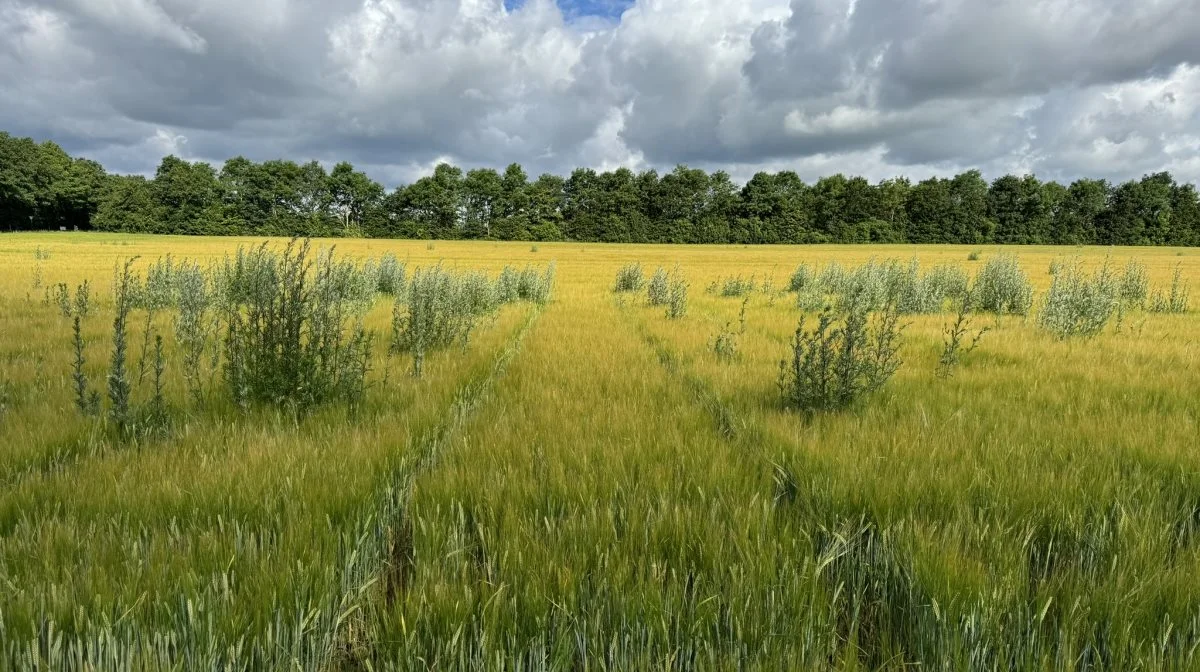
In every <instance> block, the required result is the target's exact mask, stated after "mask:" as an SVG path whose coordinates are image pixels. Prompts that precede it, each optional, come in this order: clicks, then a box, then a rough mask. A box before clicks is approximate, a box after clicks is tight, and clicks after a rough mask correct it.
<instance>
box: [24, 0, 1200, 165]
mask: <svg viewBox="0 0 1200 672" xmlns="http://www.w3.org/2000/svg"><path fill="white" fill-rule="evenodd" d="M516 4H518V3H511V2H510V3H508V5H509V6H514V5H516ZM588 8H592V9H588ZM597 8H599V9H597ZM601 10H603V11H601ZM589 14H592V15H589ZM1196 34H1200V4H1198V3H1196V2H1195V1H1194V0H1152V1H1148V2H1137V3H1132V2H1124V1H1120V0H1026V1H1017V0H999V1H995V2H991V1H985V0H791V1H790V2H789V1H788V0H745V1H743V2H719V1H718V0H638V1H637V2H632V3H629V2H624V1H622V2H616V3H613V2H591V3H588V2H583V3H580V2H571V3H562V6H561V7H560V5H559V4H556V3H555V2H554V1H553V0H526V1H525V2H524V3H519V6H517V8H516V9H507V8H506V3H505V2H504V1H503V0H334V1H325V0H259V1H256V2H254V3H248V2H245V0H0V100H2V101H3V103H4V104H3V105H0V129H4V130H7V131H9V132H13V133H18V134H23V135H32V136H35V137H37V138H39V139H53V140H55V141H57V142H59V143H60V144H62V145H63V146H64V147H66V148H67V149H68V151H72V152H78V153H83V154H85V155H88V156H91V157H93V158H96V159H98V160H100V161H102V162H104V163H105V164H106V165H107V166H108V167H109V168H110V169H113V170H120V171H130V172H152V171H153V169H154V167H155V165H156V164H157V162H158V160H159V159H160V158H161V156H162V155H164V154H166V153H177V154H180V155H183V156H185V157H187V158H195V159H204V160H211V161H220V160H223V159H225V158H228V157H230V156H234V155H238V154H243V155H246V156H249V157H251V158H254V159H259V160H261V159H267V158H274V157H288V158H293V159H296V160H308V159H318V160H322V161H326V162H332V161H336V160H340V159H348V160H351V161H353V162H355V163H356V164H359V165H361V166H364V167H366V168H367V169H368V170H370V171H371V172H372V174H374V175H376V176H377V177H379V178H380V179H383V180H385V181H387V182H389V183H396V182H400V181H407V180H410V179H413V178H414V177H416V176H417V175H419V174H421V173H423V172H426V171H428V170H430V169H431V168H432V166H433V165H434V164H435V163H436V162H438V161H440V160H451V161H455V162H458V163H460V164H462V165H465V166H479V165H491V166H496V167H503V166H504V165H505V164H507V163H509V162H512V161H518V162H521V163H522V164H524V165H525V166H526V169H527V171H528V172H530V173H532V174H536V173H538V172H542V171H553V172H560V173H563V172H567V171H569V170H570V169H571V168H573V167H575V166H577V165H589V166H594V167H598V168H611V167H615V166H619V165H628V166H632V167H635V168H641V167H657V168H659V169H669V168H670V167H671V166H672V165H673V164H674V163H677V162H686V163H690V164H693V165H701V166H703V167H706V168H709V169H718V168H724V169H727V170H729V171H730V172H731V173H732V174H734V175H735V177H743V178H744V177H746V176H748V175H749V174H751V173H753V172H754V170H757V169H759V168H765V169H771V170H777V169H780V168H789V167H790V168H795V169H796V170H798V171H799V172H801V174H802V175H805V176H806V177H814V176H815V175H816V174H820V173H829V172H837V171H844V172H855V173H864V174H867V175H868V176H869V177H872V178H881V177H885V176H888V175H892V174H899V173H905V174H908V175H910V176H914V177H922V176H924V175H927V174H943V173H946V172H953V171H955V170H958V169H962V168H968V167H979V168H982V169H983V170H984V171H985V173H987V174H989V175H996V174H999V173H1002V172H1006V171H1035V172H1037V173H1039V174H1041V175H1043V176H1045V177H1055V178H1060V179H1069V178H1072V177H1075V176H1079V175H1098V176H1103V177H1109V178H1111V179H1124V178H1128V177H1135V176H1138V175H1140V174H1142V173H1143V172H1147V171H1152V170H1162V169H1170V170H1173V171H1175V172H1176V173H1177V174H1178V176H1179V177H1181V178H1183V179H1187V180H1192V181H1195V180H1197V179H1200V159H1197V158H1195V157H1196V156H1197V155H1198V154H1200V65H1198V64H1200V40H1196V39H1194V37H1193V36H1194V35H1196Z"/></svg>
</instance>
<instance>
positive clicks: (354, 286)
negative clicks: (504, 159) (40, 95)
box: [45, 240, 554, 439]
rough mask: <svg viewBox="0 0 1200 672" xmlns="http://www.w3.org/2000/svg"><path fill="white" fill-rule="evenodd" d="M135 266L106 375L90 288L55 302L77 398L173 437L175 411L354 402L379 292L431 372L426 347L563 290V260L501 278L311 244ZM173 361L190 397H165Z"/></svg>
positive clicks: (130, 265)
mask: <svg viewBox="0 0 1200 672" xmlns="http://www.w3.org/2000/svg"><path fill="white" fill-rule="evenodd" d="M137 262H138V260H137V259H136V258H134V259H129V260H127V261H125V262H124V263H123V264H120V265H119V266H118V267H117V269H116V271H115V272H114V278H113V285H112V323H111V324H112V327H111V331H110V334H111V336H110V338H109V340H108V343H107V346H108V348H107V349H108V351H109V356H108V357H107V367H106V372H105V373H104V374H103V375H102V376H100V377H99V378H97V377H95V376H94V373H93V372H94V371H95V369H96V367H95V366H93V365H92V363H91V362H89V360H88V357H89V352H90V345H91V344H90V343H89V342H88V341H87V339H86V337H85V333H86V331H87V330H86V329H85V322H86V321H87V320H89V319H92V318H96V317H97V310H96V307H95V305H94V303H95V301H94V298H93V291H92V288H91V285H90V283H88V282H87V281H85V282H83V283H81V284H79V285H78V286H77V287H76V288H75V289H74V290H73V291H72V290H70V289H68V287H67V286H66V285H65V284H59V285H55V286H54V287H53V288H49V289H48V290H47V294H46V299H45V302H46V303H47V304H52V305H55V306H57V307H58V309H59V311H60V312H61V314H62V315H63V317H64V318H65V319H67V320H69V321H70V324H71V331H72V341H73V353H72V354H73V359H72V362H71V372H72V373H71V377H72V382H73V389H74V394H75V406H76V407H77V408H78V410H79V411H80V412H81V413H82V414H83V415H85V416H88V417H94V418H97V419H99V420H102V421H103V423H104V424H105V426H106V427H108V428H110V429H111V430H112V431H113V433H114V434H115V435H116V436H117V437H118V438H120V439H131V438H140V437H148V436H154V435H159V434H163V433H165V432H167V431H168V430H169V426H170V422H171V418H172V416H173V413H172V410H173V409H172V405H177V406H180V407H188V406H191V407H193V408H205V407H207V408H223V407H234V408H237V409H241V410H242V411H247V410H249V409H251V408H254V407H272V408H278V409H286V410H287V411H288V412H289V413H291V414H293V415H296V416H300V415H304V414H306V413H307V412H309V411H310V410H311V409H313V408H316V407H318V406H322V405H326V404H342V405H345V406H347V407H349V408H351V409H353V408H355V407H356V406H357V405H358V404H360V403H361V402H362V400H363V399H364V397H365V395H366V393H367V389H368V387H370V385H371V384H372V383H371V382H370V381H369V374H370V373H371V370H372V362H373V361H374V360H373V350H374V346H375V342H376V340H377V338H378V334H376V333H374V332H373V331H372V330H371V329H370V328H369V327H368V326H367V320H366V317H367V315H368V313H369V312H371V311H372V309H373V308H374V307H375V306H376V305H377V304H378V302H379V300H380V298H381V297H384V298H390V299H391V300H392V302H393V307H392V313H393V319H392V333H391V345H390V348H389V353H390V354H393V355H400V354H404V355H408V356H411V357H412V362H413V365H412V372H413V375H414V376H421V375H422V374H423V373H424V370H425V361H426V357H427V354H428V353H430V352H433V351H437V350H441V349H445V348H449V347H450V346H452V345H456V344H457V345H460V346H462V347H464V348H465V347H466V345H467V342H468V340H469V338H470V335H471V332H472V330H473V329H474V328H475V326H476V324H477V323H478V321H479V320H481V319H483V318H485V317H487V316H489V315H494V314H495V313H496V311H498V310H499V309H500V308H501V307H502V306H504V305H506V304H510V303H514V302H518V301H524V302H532V303H538V304H544V303H546V302H548V301H549V300H550V297H551V293H552V288H553V284H554V265H553V263H551V264H550V265H549V266H548V267H547V268H545V269H541V270H539V269H534V268H531V267H527V268H525V269H521V270H518V269H513V268H511V267H506V268H505V269H504V270H503V271H501V272H500V273H499V275H498V276H497V277H496V278H494V279H493V278H490V277H488V276H487V275H486V274H484V273H481V272H476V271H452V270H447V269H445V268H443V267H441V266H435V267H432V268H418V269H415V270H414V271H413V272H412V273H411V277H410V274H409V273H408V272H407V271H408V269H407V268H406V266H405V264H404V263H402V262H400V261H399V260H397V259H396V258H395V257H394V256H392V255H390V254H389V255H384V256H383V257H381V258H379V259H368V260H366V261H364V262H357V261H354V260H350V259H343V258H340V257H338V256H337V255H336V254H335V251H334V250H333V249H326V250H314V249H313V248H312V245H311V243H310V242H309V241H306V240H304V241H301V240H293V241H291V242H289V243H288V244H287V245H285V246H282V247H272V246H270V245H269V244H267V243H264V244H261V245H258V246H254V247H241V248H238V250H237V251H236V252H235V253H234V254H232V255H227V256H226V257H225V258H223V259H222V260H220V261H219V262H217V263H213V264H210V265H208V266H201V265H200V264H199V263H197V262H194V261H189V260H182V261H180V260H175V259H173V258H172V257H170V256H167V257H163V258H160V259H158V260H155V261H154V262H152V263H150V264H149V265H148V266H146V267H145V268H140V267H139V266H138V263H137ZM139 333H140V338H139ZM168 337H169V338H170V341H168V340H167V338H168ZM176 367H178V368H179V369H180V370H181V372H182V378H183V381H184V385H185V387H186V394H185V395H184V396H185V398H184V399H183V400H179V399H173V400H171V401H168V395H167V392H166V375H167V369H168V368H176ZM385 376H386V373H385Z"/></svg>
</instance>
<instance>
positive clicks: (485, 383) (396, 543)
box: [320, 306, 545, 670]
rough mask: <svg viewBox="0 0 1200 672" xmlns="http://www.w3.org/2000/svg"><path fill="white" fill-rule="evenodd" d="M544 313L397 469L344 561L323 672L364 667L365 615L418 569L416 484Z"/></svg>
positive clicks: (537, 313) (528, 322) (463, 390)
mask: <svg viewBox="0 0 1200 672" xmlns="http://www.w3.org/2000/svg"><path fill="white" fill-rule="evenodd" d="M544 310H545V308H544V307H542V306H535V307H534V308H532V310H531V311H530V313H529V315H528V317H527V318H526V319H525V322H524V323H523V324H522V325H521V326H520V327H519V328H518V329H517V331H516V333H514V334H513V336H512V337H511V339H510V340H509V342H508V344H507V345H506V346H505V347H504V349H503V350H501V351H500V353H499V354H498V355H497V356H496V358H495V360H494V361H493V362H492V365H491V366H490V367H489V368H488V369H487V370H486V372H485V373H484V374H483V375H480V376H475V377H473V378H471V379H469V380H468V381H467V382H465V383H464V384H463V385H462V386H461V387H460V388H459V389H458V391H457V392H456V393H455V395H454V400H453V401H452V402H451V403H450V407H449V409H448V411H447V413H446V417H445V418H444V419H443V420H442V422H440V423H438V424H437V426H435V427H433V428H432V430H431V431H428V432H426V433H425V434H424V435H423V436H421V437H420V438H419V439H418V440H417V442H416V444H415V451H414V454H413V456H412V457H411V458H406V459H405V460H404V461H403V462H402V463H401V464H400V466H399V467H398V468H397V469H396V470H395V475H394V476H393V477H392V478H391V482H390V484H389V485H388V486H387V487H386V488H385V489H384V491H383V493H382V495H381V497H380V499H379V500H378V503H377V504H376V505H375V506H374V507H373V511H372V512H371V513H370V514H368V516H367V518H366V520H365V521H364V523H363V524H362V526H361V528H360V529H361V533H360V534H359V535H358V537H357V543H355V544H354V547H353V548H352V549H351V551H350V552H349V554H348V558H347V561H346V562H345V563H344V565H345V567H346V571H345V573H344V575H343V576H344V578H343V588H342V592H341V597H340V599H339V601H338V604H337V608H336V610H335V612H336V618H335V619H334V620H333V622H332V632H331V633H330V636H328V637H327V638H326V640H325V641H327V642H329V646H328V651H327V655H326V656H325V663H324V665H322V666H321V668H320V669H324V670H343V669H359V668H361V667H362V661H363V660H364V659H369V658H370V655H371V653H372V652H373V642H372V641H371V639H370V634H369V628H368V626H367V623H366V620H367V619H366V614H367V612H368V611H369V609H371V608H372V607H373V606H378V605H379V604H380V602H382V605H383V607H384V608H386V607H387V606H389V605H391V604H392V603H394V602H395V601H396V600H398V599H400V598H401V597H402V595H403V593H404V592H405V591H406V590H407V588H408V582H409V580H410V578H411V574H412V572H413V570H414V562H415V557H414V548H413V532H412V521H411V519H410V517H409V516H408V507H409V503H410V499H411V496H412V488H413V484H414V483H415V482H416V480H417V479H418V478H420V477H421V476H422V475H424V474H426V473H428V472H429V471H430V470H431V469H432V468H433V467H434V466H435V465H436V463H437V460H438V457H439V456H440V455H441V453H442V452H443V451H444V449H445V448H446V446H447V445H449V443H450V441H451V440H453V439H454V437H455V436H456V435H457V434H458V432H459V431H460V430H461V429H462V428H463V426H464V425H466V423H467V422H468V421H469V420H470V419H471V418H472V417H473V416H474V415H475V413H476V412H477V411H478V410H479V408H480V407H481V406H482V405H483V404H484V403H485V402H486V401H487V400H488V398H489V396H490V393H491V392H492V390H493V389H494V388H495V386H496V383H497V382H498V381H499V380H500V379H501V378H503V376H504V373H505V371H506V370H507V368H508V366H509V364H510V363H512V361H513V359H515V358H516V356H517V354H519V353H520V351H521V345H522V343H523V342H524V340H525V337H526V335H527V334H528V333H529V331H531V330H532V328H533V326H534V324H535V323H536V322H537V321H538V318H540V317H541V315H542V312H543V311H544Z"/></svg>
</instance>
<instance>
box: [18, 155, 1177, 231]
mask: <svg viewBox="0 0 1200 672" xmlns="http://www.w3.org/2000/svg"><path fill="white" fill-rule="evenodd" d="M61 227H66V228H79V229H96V230H101V231H123V232H131V233H132V232H138V233H172V234H195V235H280V236H348V237H359V236H370V237H380V238H439V239H454V238H460V239H488V240H547V241H548V240H573V241H581V242H636V243H739V244H754V243H869V242H887V243H900V242H909V243H961V244H984V243H1003V244H1055V245H1079V244H1102V245H1200V199H1198V195H1197V191H1196V188H1195V186H1194V185H1192V184H1187V183H1184V184H1179V183H1177V182H1176V181H1175V180H1174V178H1172V176H1171V175H1170V174H1169V173H1165V172H1163V173H1156V174H1153V175H1146V176H1145V177H1143V178H1141V179H1140V180H1131V181H1128V182H1125V183H1122V184H1116V185H1114V184H1109V183H1108V182H1106V181H1104V180H1094V179H1086V178H1085V179H1079V180H1076V181H1075V182H1073V183H1071V184H1070V185H1063V184H1059V183H1057V182H1042V181H1040V180H1038V178H1037V177H1035V176H1033V175H1024V176H1018V175H1004V176H1002V177H999V178H997V179H996V180H994V181H992V182H991V183H990V184H989V183H988V182H987V181H986V180H985V179H984V178H983V176H982V174H981V173H980V172H979V171H977V170H971V171H967V172H965V173H962V174H960V175H957V176H955V177H953V178H936V177H935V178H929V179H926V180H922V181H920V182H917V183H912V182H911V181H909V180H908V179H907V178H904V177H899V178H895V179H889V180H884V181H882V182H879V183H876V184H872V183H871V182H869V181H868V180H866V179H865V178H862V177H856V176H846V175H842V174H837V175H831V176H827V177H822V178H821V179H819V180H817V181H816V182H815V183H814V184H807V183H805V182H804V181H803V180H802V179H800V177H799V176H798V175H796V173H794V172H792V171H786V170H785V171H780V172H778V173H765V172H761V173H758V174H756V175H754V176H753V177H751V178H750V180H749V181H747V182H746V184H744V185H742V186H740V187H739V186H738V185H736V184H734V182H733V181H732V180H731V179H730V177H729V175H727V174H726V173H724V172H721V171H718V172H715V173H711V174H710V173H706V172H705V171H703V170H700V169H696V168H689V167H687V166H677V167H676V168H675V169H674V170H672V171H671V172H669V173H666V174H664V175H661V176H660V175H659V174H658V173H657V172H656V171H653V170H649V171H645V172H642V173H634V172H633V171H631V170H629V169H627V168H618V169H616V170H613V171H608V172H596V171H595V170H592V169H590V168H579V169H576V170H575V171H573V172H572V173H571V174H570V176H568V177H566V178H563V177H559V176H556V175H549V174H545V175H541V176H539V177H537V178H536V179H533V180H532V181H531V180H530V178H529V176H528V175H527V174H526V172H525V170H524V169H523V168H522V167H521V166H520V165H518V164H512V165H510V166H508V167H507V168H506V169H505V170H504V172H503V173H500V172H498V171H496V170H495V169H491V168H477V169H473V170H469V171H465V172H464V171H463V170H462V169H461V168H458V167H455V166H451V165H448V164H441V165H439V166H437V167H436V168H435V169H434V171H433V174H432V175H429V176H426V177H422V178H421V179H419V180H417V181H416V182H414V183H412V184H409V185H404V186H400V187H397V188H396V189H394V190H392V191H391V192H388V191H387V190H385V189H384V187H383V186H382V185H380V184H379V183H378V182H376V181H374V180H372V179H371V178H370V177H369V176H367V175H366V174H365V173H363V172H361V171H358V170H355V168H354V166H353V165H351V164H350V163H347V162H342V163H338V164H337V165H335V166H334V167H333V169H332V170H330V171H326V169H325V168H324V167H323V166H322V165H321V164H320V163H317V162H316V161H311V162H309V163H305V164H297V163H295V162H294V161H286V160H274V161H265V162H262V163H256V162H254V161H251V160H249V159H246V158H244V157H240V156H239V157H234V158H232V159H229V160H228V161H226V162H225V165H223V166H222V167H221V168H220V169H219V170H217V169H216V168H214V167H213V166H211V165H209V164H207V163H204V162H189V161H185V160H183V159H180V158H178V157H175V156H168V157H166V158H164V159H163V160H162V163H161V164H160V165H159V167H158V170H157V171H156V172H155V175H154V177H153V178H152V179H146V178H144V177H141V176H125V175H112V174H107V173H106V172H105V171H104V169H103V168H102V167H101V166H100V165H99V164H97V163H96V162H94V161H90V160H87V159H82V158H73V157H71V156H69V155H68V154H67V153H66V152H64V151H63V150H62V148H61V147H59V146H58V145H55V144H54V143H51V142H45V143H40V144H39V143H37V142H35V141H34V140H32V139H29V138H16V137H13V136H11V135H9V134H7V133H3V132H0V229H3V230H10V231H11V230H25V229H58V228H61Z"/></svg>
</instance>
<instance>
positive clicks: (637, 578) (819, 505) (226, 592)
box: [0, 234, 1200, 670]
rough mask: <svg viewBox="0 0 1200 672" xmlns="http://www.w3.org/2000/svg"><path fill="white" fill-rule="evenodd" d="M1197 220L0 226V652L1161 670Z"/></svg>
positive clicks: (1168, 640)
mask: <svg viewBox="0 0 1200 672" xmlns="http://www.w3.org/2000/svg"><path fill="white" fill-rule="evenodd" d="M1198 308H1200V251H1197V250H1195V249H1181V248H1048V247H996V246H976V247H969V246H925V247H921V246H858V247H850V246H846V247H838V246H817V247H804V246H774V247H766V246H764V247H740V246H722V247H685V246H645V245H642V246H639V245H596V244H576V243H537V244H530V243H492V242H483V241H476V242H438V241H434V242H428V241H366V240H338V241H333V240H314V241H302V240H296V241H291V242H289V241H287V240H284V239H276V240H271V241H264V240H262V239H229V238H219V239H218V238H183V237H148V236H146V237H143V236H130V235H106V234H13V235H6V236H4V237H3V238H0V482H2V483H3V485H4V487H3V488H0V667H4V668H15V669H45V670H57V669H139V670H140V669H146V670H150V669H153V670H157V669H235V670H250V669H305V670H339V669H345V670H352V669H375V670H388V669H394V670H404V669H422V670H425V669H443V670H445V669H527V670H579V669H703V670H713V669H730V670H732V669H762V670H780V669H901V668H907V667H912V666H922V667H933V668H938V669H962V670H980V669H1068V668H1069V669H1077V668H1087V669H1114V670H1129V669H1192V668H1196V667H1198V666H1200V652H1198V651H1197V646H1196V642H1197V641H1200V469H1198V468H1197V455H1196V446H1197V436H1198V434H1200V347H1198V341H1200V315H1198V314H1197V309H1198Z"/></svg>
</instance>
